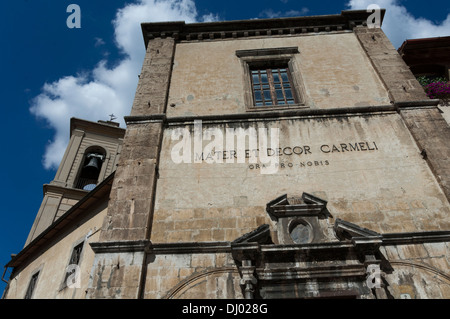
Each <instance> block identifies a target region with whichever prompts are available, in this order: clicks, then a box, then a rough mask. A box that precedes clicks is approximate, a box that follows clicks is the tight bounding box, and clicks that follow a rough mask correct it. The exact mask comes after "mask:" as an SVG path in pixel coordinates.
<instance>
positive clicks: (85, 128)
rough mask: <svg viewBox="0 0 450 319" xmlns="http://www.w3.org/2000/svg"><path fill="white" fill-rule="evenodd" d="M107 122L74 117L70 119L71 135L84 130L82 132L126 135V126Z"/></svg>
mask: <svg viewBox="0 0 450 319" xmlns="http://www.w3.org/2000/svg"><path fill="white" fill-rule="evenodd" d="M107 123H108V122H92V121H87V120H83V119H79V118H75V117H73V118H71V119H70V135H71V136H72V134H80V133H79V132H78V133H75V131H82V132H91V133H97V134H104V135H107V136H110V137H116V138H123V137H124V135H125V129H124V128H121V127H119V126H115V125H113V124H107ZM111 123H113V122H111Z"/></svg>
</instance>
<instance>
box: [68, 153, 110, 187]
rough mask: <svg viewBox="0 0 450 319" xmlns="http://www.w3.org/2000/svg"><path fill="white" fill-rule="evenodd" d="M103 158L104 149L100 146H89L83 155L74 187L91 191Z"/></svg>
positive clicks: (96, 181) (96, 180)
mask: <svg viewBox="0 0 450 319" xmlns="http://www.w3.org/2000/svg"><path fill="white" fill-rule="evenodd" d="M104 160H105V151H104V150H103V149H102V148H100V147H94V148H92V147H91V148H89V149H87V150H86V152H85V155H84V157H83V164H82V166H81V172H80V174H79V176H78V179H77V182H76V184H75V188H78V189H83V190H87V191H91V190H93V189H94V188H95V186H97V184H98V182H99V180H98V177H99V175H100V171H101V169H102V164H103V161H104Z"/></svg>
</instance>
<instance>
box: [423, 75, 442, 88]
mask: <svg viewBox="0 0 450 319" xmlns="http://www.w3.org/2000/svg"><path fill="white" fill-rule="evenodd" d="M417 81H419V83H420V85H422V86H423V87H425V86H427V85H429V84H431V83H436V82H447V79H446V78H444V77H437V76H428V75H422V76H419V77H417Z"/></svg>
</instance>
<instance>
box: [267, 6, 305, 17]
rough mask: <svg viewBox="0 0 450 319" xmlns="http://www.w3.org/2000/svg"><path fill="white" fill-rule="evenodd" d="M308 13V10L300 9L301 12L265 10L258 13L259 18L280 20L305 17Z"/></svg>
mask: <svg viewBox="0 0 450 319" xmlns="http://www.w3.org/2000/svg"><path fill="white" fill-rule="evenodd" d="M308 12H309V9H308V8H301V10H289V11H285V12H282V11H274V10H273V9H265V10H263V11H261V12H260V13H259V17H260V18H269V19H272V18H281V17H298V16H302V15H305V14H307V13H308Z"/></svg>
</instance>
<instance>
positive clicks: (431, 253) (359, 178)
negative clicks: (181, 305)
mask: <svg viewBox="0 0 450 319" xmlns="http://www.w3.org/2000/svg"><path fill="white" fill-rule="evenodd" d="M381 13H382V14H381V17H382V16H383V14H384V11H382V12H381ZM368 18H369V13H367V12H366V11H342V12H341V14H336V15H326V16H314V17H299V18H281V19H268V20H248V21H231V22H211V23H198V24H185V23H184V22H167V23H143V24H142V32H143V38H144V42H145V46H146V50H147V51H146V56H145V60H144V62H143V66H142V70H141V74H140V76H139V83H138V87H137V90H136V95H135V99H134V102H133V107H132V110H131V114H130V115H129V116H127V117H125V120H126V123H127V128H126V130H123V129H120V128H117V127H114V125H112V123H92V122H91V123H88V122H87V121H82V120H73V121H74V122H75V123H79V125H81V124H80V123H82V124H83V125H87V128H86V129H85V131H86V130H90V129H89V127H91V128H92V130H94V131H95V132H100V133H98V135H95V136H94V135H90V137H92V138H91V139H85V138H84V137H85V136H86V135H83V134H81V133H82V132H81V131H83V129H79V128H77V129H76V128H75V127H74V128H73V129H72V132H73V133H72V138H71V142H70V144H69V147H68V151H67V152H66V154H67V156H65V159H64V160H63V163H62V164H61V167H60V169H59V170H58V173H57V176H56V177H55V181H58V182H59V183H56V182H55V183H53V184H54V185H52V186H53V188H55V187H56V186H58V187H63V188H64V189H66V188H67V189H70V192H69V190H67V192H65V193H64V194H68V193H70V194H72V193H76V194H77V196H79V197H77V198H76V199H73V200H72V201H70V203H69V201H68V200H67V201H66V202H64V204H66V205H69V204H70V205H71V206H66V209H65V210H61V209H59V210H58V209H56V210H55V209H54V208H53V210H51V209H50V208H49V206H48V205H47V204H46V203H47V202H49V201H45V203H44V202H43V208H41V210H40V213H39V214H38V217H37V219H36V221H35V224H34V225H33V229H32V232H31V233H30V236H29V238H28V240H27V244H26V246H25V247H24V249H23V250H22V251H21V252H19V253H18V254H17V255H15V256H13V257H12V259H11V261H10V262H9V263H8V264H7V265H6V268H10V269H12V274H11V276H10V278H9V283H8V287H7V290H6V291H5V293H4V297H5V298H80V299H82V298H88V299H98V298H123V299H138V298H144V299H160V298H165V299H171V298H185V299H186V298H189V299H190V298H199V299H224V298H237V299H243V298H245V299H259V298H362V299H388V298H394V299H401V298H412V299H415V298H417V299H421V298H450V274H449V273H448V269H449V262H450V259H449V247H450V242H449V241H450V218H449V217H448V216H449V213H450V204H449V199H450V163H449V159H450V145H449V144H448V141H449V140H450V127H449V123H447V121H446V120H445V118H444V117H443V116H442V114H441V111H440V109H439V100H431V99H429V98H427V96H426V94H425V93H424V90H423V89H422V87H421V86H420V84H419V83H418V82H417V80H416V79H415V77H414V75H413V74H412V72H411V71H410V69H409V68H408V66H407V65H406V64H405V62H404V61H403V60H402V58H401V57H400V55H399V54H398V52H397V51H396V50H395V48H394V47H393V46H392V44H391V43H390V42H389V40H388V39H387V37H386V36H385V34H384V33H383V31H382V30H381V29H380V28H379V27H373V26H370V25H368V24H367V21H368ZM83 132H84V131H83ZM83 141H85V143H84V144H83ZM74 145H83V146H79V147H75V146H74ZM91 166H93V168H94V171H95V169H96V170H97V171H96V173H94V177H92V175H90V174H91V173H90V172H88V171H86V170H88V169H89V170H90V168H91ZM63 177H64V178H63ZM84 177H86V178H87V179H88V182H86V183H85V184H83V185H82V186H76V185H77V184H76V183H75V182H77V181H79V180H81V179H82V178H84ZM92 179H95V181H92ZM69 180H70V181H69ZM51 184H52V183H51ZM89 185H93V186H92V188H90V186H89ZM58 187H56V189H58ZM77 187H81V191H80V190H79V189H78V190H73V189H74V188H77ZM85 187H87V188H85ZM59 190H61V188H59ZM59 193H61V191H59ZM64 194H63V195H62V196H59V195H58V196H59V197H58V196H56V197H57V198H58V200H54V202H58V203H63V201H64V199H65V198H66V197H67V196H69V195H64ZM56 197H55V196H53V197H52V198H56ZM72 197H74V196H72ZM58 205H60V204H58ZM54 206H55V205H53V206H52V207H54ZM49 211H51V212H49Z"/></svg>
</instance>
